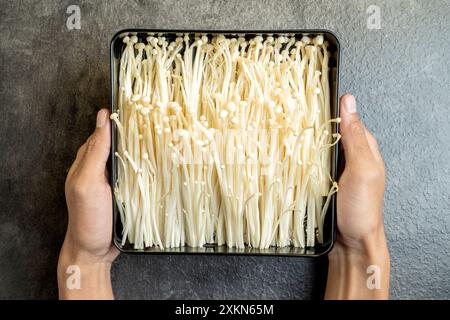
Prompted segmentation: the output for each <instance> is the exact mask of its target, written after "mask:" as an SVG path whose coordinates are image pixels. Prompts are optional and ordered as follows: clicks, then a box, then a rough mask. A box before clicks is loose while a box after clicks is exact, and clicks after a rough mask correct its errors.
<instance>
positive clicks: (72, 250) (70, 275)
mask: <svg viewBox="0 0 450 320" xmlns="http://www.w3.org/2000/svg"><path fill="white" fill-rule="evenodd" d="M111 264H112V262H111V261H108V260H105V259H98V258H96V257H93V256H92V255H91V254H89V253H87V252H85V251H83V250H80V249H78V248H76V247H75V246H73V245H72V244H71V243H70V241H67V237H66V240H65V241H64V244H63V247H62V249H61V252H60V256H59V260H58V267H57V277H58V288H59V297H60V298H61V299H112V298H113V295H112V288H111V276H110V274H111Z"/></svg>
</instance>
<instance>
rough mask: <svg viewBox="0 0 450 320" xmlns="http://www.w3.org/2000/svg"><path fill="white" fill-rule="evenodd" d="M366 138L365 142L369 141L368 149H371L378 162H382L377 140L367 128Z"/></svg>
mask: <svg viewBox="0 0 450 320" xmlns="http://www.w3.org/2000/svg"><path fill="white" fill-rule="evenodd" d="M366 138H367V142H368V143H369V147H370V150H371V151H372V154H373V156H374V158H375V160H376V161H378V162H379V163H383V158H382V157H381V153H380V149H379V147H378V143H377V140H376V139H375V137H374V136H373V135H372V134H371V133H370V131H369V130H367V129H366Z"/></svg>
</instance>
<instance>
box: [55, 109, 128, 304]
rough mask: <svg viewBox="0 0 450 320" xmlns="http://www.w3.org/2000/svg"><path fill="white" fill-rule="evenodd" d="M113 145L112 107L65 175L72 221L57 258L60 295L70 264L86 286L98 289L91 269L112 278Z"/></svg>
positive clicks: (101, 114)
mask: <svg viewBox="0 0 450 320" xmlns="http://www.w3.org/2000/svg"><path fill="white" fill-rule="evenodd" d="M110 146H111V122H110V120H109V111H108V110H107V109H102V110H100V111H99V112H98V114H97V127H96V129H95V131H94V133H93V134H92V135H91V136H90V137H89V138H88V140H87V141H86V143H84V144H83V145H82V146H81V147H80V149H79V150H78V153H77V156H76V159H75V161H74V163H73V164H72V167H71V168H70V170H69V173H68V175H67V179H66V185H65V194H66V201H67V208H68V211H69V224H68V228H67V233H66V237H65V240H64V244H63V247H62V249H61V253H60V258H59V262H58V280H59V282H60V295H61V282H62V281H63V279H62V278H60V277H63V276H64V273H65V268H67V266H68V265H77V266H79V267H80V269H81V276H82V281H84V282H85V287H86V286H91V287H92V288H91V289H95V288H94V287H95V284H94V283H92V282H90V280H89V279H87V277H88V276H89V274H88V273H93V272H94V273H95V272H100V273H102V274H103V276H104V277H107V278H108V280H109V270H110V267H111V263H112V262H113V261H114V259H115V258H116V257H117V255H118V254H119V251H118V250H117V248H116V247H115V246H114V244H113V243H112V230H113V228H112V194H111V187H110V185H109V183H108V172H107V170H106V163H107V161H108V157H109V153H110ZM83 271H84V272H83ZM82 286H83V283H82ZM109 287H110V283H109ZM91 294H92V295H94V294H95V293H94V292H92V293H91ZM111 294H112V292H111ZM62 296H64V295H62ZM84 297H85V296H84ZM84 297H83V298H84Z"/></svg>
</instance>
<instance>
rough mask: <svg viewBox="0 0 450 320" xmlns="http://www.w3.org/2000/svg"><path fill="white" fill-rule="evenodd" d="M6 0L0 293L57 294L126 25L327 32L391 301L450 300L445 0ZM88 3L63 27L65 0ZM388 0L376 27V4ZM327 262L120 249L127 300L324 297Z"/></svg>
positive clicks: (0, 18) (122, 294) (1, 30)
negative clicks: (376, 219)
mask: <svg viewBox="0 0 450 320" xmlns="http://www.w3.org/2000/svg"><path fill="white" fill-rule="evenodd" d="M107 3H108V4H106V1H105V3H104V4H101V3H100V1H95V2H94V1H92V2H88V1H77V0H69V1H68V0H64V1H1V3H0V59H1V61H0V75H1V80H0V101H1V102H0V106H1V114H0V147H1V148H0V208H1V212H0V298H55V297H56V296H57V288H56V277H55V270H56V262H57V256H58V251H59V248H60V245H61V243H62V240H63V235H64V232H65V225H66V221H67V220H66V215H67V212H66V206H65V201H64V194H63V186H64V180H65V175H66V172H67V169H68V168H69V166H70V164H71V162H72V160H73V158H74V155H75V151H76V149H77V148H78V146H79V145H80V144H81V143H82V142H83V141H84V139H85V138H86V137H87V136H88V135H89V133H90V131H91V130H92V129H93V127H94V121H95V118H94V115H95V112H96V110H97V109H98V108H99V106H106V105H108V98H109V91H108V90H109V82H108V81H109V74H108V71H109V70H108V68H109V58H108V42H109V40H110V39H111V37H112V36H113V34H114V33H115V32H116V31H118V30H119V29H122V28H126V27H148V28H199V29H201V28H205V29H283V28H294V29H295V28H327V29H331V30H333V31H334V32H336V33H337V35H338V37H339V38H340V39H341V43H342V49H343V59H342V69H341V70H342V77H341V90H342V92H344V91H350V92H352V93H354V94H355V95H356V97H357V99H358V102H359V107H360V111H361V114H362V118H363V119H364V121H365V123H366V125H367V127H368V128H369V129H370V130H372V132H373V133H374V134H375V136H376V137H377V138H378V140H379V143H380V146H381V150H382V153H383V157H384V159H385V162H386V167H387V173H388V181H387V190H386V197H385V222H386V226H387V236H388V239H389V246H390V251H391V260H392V275H391V287H392V288H391V294H392V298H394V299H410V298H450V261H449V260H450V253H449V250H450V222H449V220H450V217H449V214H450V196H449V194H450V191H449V186H450V148H449V142H450V139H449V135H450V117H449V109H450V105H449V103H450V85H449V81H450V44H449V43H450V41H449V40H450V2H449V1H425V0H423V1H400V0H397V1H380V0H378V1H377V0H368V1H313V0H309V1H119V0H117V1H108V2H107ZM69 4H78V5H80V7H81V22H82V26H81V30H75V31H68V30H67V28H66V18H67V14H66V8H67V6H68V5H69ZM370 4H377V5H379V6H380V8H381V17H382V28H381V30H368V29H367V28H366V21H367V17H368V15H367V14H366V8H367V7H368V6H369V5H370ZM325 276H326V260H324V259H321V260H311V259H302V258H261V257H203V256H175V257H169V256H126V255H121V256H120V257H119V258H118V259H117V262H115V263H114V266H113V286H114V291H115V294H116V296H117V297H118V298H238V299H239V298H256V299H258V298H266V299H276V298H288V299H291V298H320V297H321V295H322V294H323V289H324V279H325Z"/></svg>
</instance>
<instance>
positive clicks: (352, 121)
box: [340, 94, 372, 163]
mask: <svg viewBox="0 0 450 320" xmlns="http://www.w3.org/2000/svg"><path fill="white" fill-rule="evenodd" d="M340 117H341V124H340V132H341V135H342V137H341V141H342V145H343V147H344V154H345V160H346V162H347V163H349V162H350V163H351V162H353V161H359V160H363V159H370V158H372V152H371V150H370V146H369V143H368V141H367V137H366V128H365V127H364V125H363V124H362V123H361V121H360V119H359V115H358V112H357V110H356V100H355V97H354V96H352V95H351V94H345V95H344V96H342V97H341V109H340Z"/></svg>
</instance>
